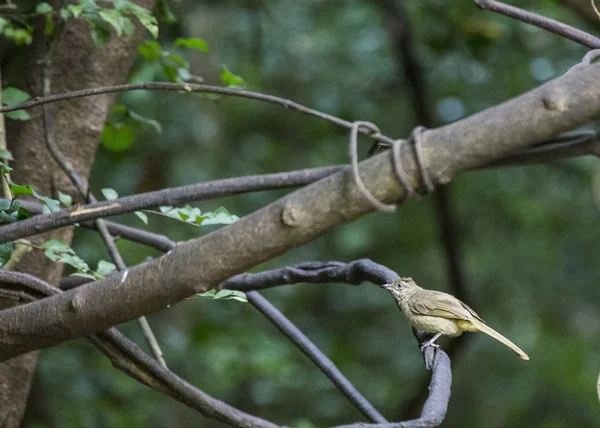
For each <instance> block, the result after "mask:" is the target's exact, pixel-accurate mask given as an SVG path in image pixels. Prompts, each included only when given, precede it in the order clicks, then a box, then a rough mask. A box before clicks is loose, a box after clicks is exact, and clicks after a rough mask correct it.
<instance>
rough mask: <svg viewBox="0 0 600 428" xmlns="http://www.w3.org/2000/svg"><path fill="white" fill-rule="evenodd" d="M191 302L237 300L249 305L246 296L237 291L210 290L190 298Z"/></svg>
mask: <svg viewBox="0 0 600 428" xmlns="http://www.w3.org/2000/svg"><path fill="white" fill-rule="evenodd" d="M189 299H190V300H200V299H204V300H236V301H238V302H243V303H248V299H247V298H246V294H245V293H243V292H241V291H237V290H219V291H217V290H215V289H212V290H209V291H207V292H205V293H197V294H194V295H193V296H192V297H189Z"/></svg>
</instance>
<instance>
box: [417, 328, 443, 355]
mask: <svg viewBox="0 0 600 428" xmlns="http://www.w3.org/2000/svg"><path fill="white" fill-rule="evenodd" d="M441 335H442V333H437V334H436V335H435V336H433V337H432V338H431V339H429V340H428V341H427V342H425V343H424V344H423V345H421V352H423V351H424V350H425V348H428V347H429V346H431V347H432V348H439V347H440V345H438V344H437V343H435V341H436V340H438V338H439V337H440V336H441Z"/></svg>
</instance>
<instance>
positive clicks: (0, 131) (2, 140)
mask: <svg viewBox="0 0 600 428" xmlns="http://www.w3.org/2000/svg"><path fill="white" fill-rule="evenodd" d="M13 6H14V5H13ZM3 89H4V84H3V82H2V63H0V107H2V90H3ZM0 150H8V145H7V143H6V124H5V122H4V115H3V114H0ZM0 161H2V162H4V164H5V165H8V159H0ZM0 174H1V175H2V177H0V181H1V182H2V195H3V197H4V198H5V199H12V192H11V191H10V187H9V186H8V180H9V178H10V173H8V172H7V173H5V174H2V173H1V172H0Z"/></svg>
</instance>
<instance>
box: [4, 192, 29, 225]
mask: <svg viewBox="0 0 600 428" xmlns="http://www.w3.org/2000/svg"><path fill="white" fill-rule="evenodd" d="M29 217H31V214H30V213H29V212H28V211H27V210H26V209H25V208H23V207H22V206H21V204H19V201H17V200H14V201H11V200H10V199H4V198H0V221H2V222H5V223H6V222H8V223H13V222H15V221H19V220H24V219H26V218H29Z"/></svg>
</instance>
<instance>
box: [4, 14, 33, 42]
mask: <svg viewBox="0 0 600 428" xmlns="http://www.w3.org/2000/svg"><path fill="white" fill-rule="evenodd" d="M32 35H33V27H32V26H31V25H29V24H27V23H25V22H17V21H11V20H10V19H7V18H2V17H0V36H4V37H6V38H7V39H9V40H12V41H13V42H14V43H15V44H16V45H17V46H21V45H30V44H31V42H32V41H33V36H32Z"/></svg>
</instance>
